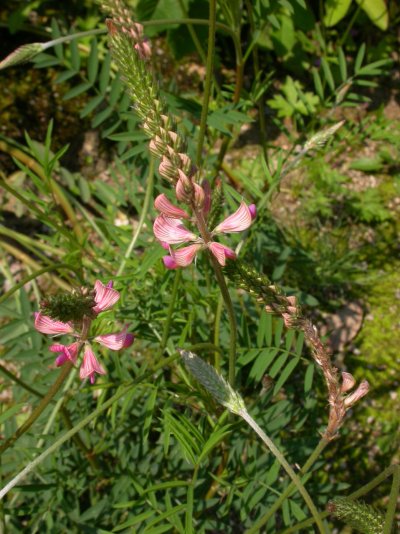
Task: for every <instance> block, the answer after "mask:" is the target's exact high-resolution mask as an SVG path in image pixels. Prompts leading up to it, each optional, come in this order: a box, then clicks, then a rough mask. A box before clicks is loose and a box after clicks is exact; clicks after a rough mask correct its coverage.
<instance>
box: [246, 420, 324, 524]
mask: <svg viewBox="0 0 400 534" xmlns="http://www.w3.org/2000/svg"><path fill="white" fill-rule="evenodd" d="M239 415H240V417H242V418H243V419H244V420H245V421H246V423H247V424H248V425H249V426H251V428H252V429H253V430H254V431H255V432H256V434H257V435H258V436H259V437H260V438H261V439H262V441H263V442H264V443H265V445H266V446H267V448H268V449H269V450H270V451H271V452H272V454H273V455H274V456H275V457H276V458H277V460H278V461H279V463H280V464H281V466H282V467H283V468H284V470H285V471H286V473H287V474H288V475H289V477H290V478H291V479H292V481H293V485H294V486H295V487H296V488H297V490H298V491H299V493H300V494H301V496H302V497H303V499H304V501H305V503H306V504H307V506H308V508H309V510H310V512H311V514H312V516H313V518H314V521H315V523H316V524H317V526H318V530H319V531H320V533H321V534H325V533H326V529H325V527H324V524H323V523H322V520H321V518H320V516H319V512H318V510H317V508H316V507H315V504H314V502H313V500H312V498H311V496H310V494H309V493H308V491H307V490H306V488H305V487H304V485H303V483H302V482H301V480H300V478H299V477H298V476H297V475H296V473H295V472H294V471H293V469H292V468H291V467H290V465H289V464H288V462H287V461H286V458H285V457H284V456H283V454H282V453H281V452H280V450H279V449H278V448H277V447H276V445H275V444H274V443H273V441H272V440H271V439H270V438H269V437H268V436H267V435H266V434H265V432H264V431H263V430H262V428H261V427H260V426H258V424H257V423H256V422H255V421H254V419H253V418H252V417H251V415H250V414H249V413H248V412H247V411H245V410H241V411H240V412H239Z"/></svg>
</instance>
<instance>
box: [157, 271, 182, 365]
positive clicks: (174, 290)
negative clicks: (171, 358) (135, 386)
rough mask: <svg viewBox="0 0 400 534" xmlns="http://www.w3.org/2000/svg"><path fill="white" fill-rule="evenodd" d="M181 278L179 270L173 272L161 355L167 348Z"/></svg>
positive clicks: (161, 343)
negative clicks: (173, 277) (172, 283)
mask: <svg viewBox="0 0 400 534" xmlns="http://www.w3.org/2000/svg"><path fill="white" fill-rule="evenodd" d="M181 277H182V271H181V269H178V270H176V271H175V280H174V285H173V287H172V295H171V299H170V301H169V305H168V311H167V317H166V319H165V323H164V329H163V333H162V338H161V342H160V353H161V355H162V354H163V353H164V350H165V347H166V346H167V341H168V338H169V332H170V329H171V323H172V314H173V313H174V309H175V301H176V297H177V295H178V289H179V284H180V282H181Z"/></svg>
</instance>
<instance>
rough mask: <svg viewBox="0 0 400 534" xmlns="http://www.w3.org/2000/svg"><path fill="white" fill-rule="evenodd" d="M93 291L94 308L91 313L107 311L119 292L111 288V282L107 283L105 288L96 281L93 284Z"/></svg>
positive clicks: (115, 300)
mask: <svg viewBox="0 0 400 534" xmlns="http://www.w3.org/2000/svg"><path fill="white" fill-rule="evenodd" d="M110 284H111V285H110ZM94 291H95V295H94V301H95V303H96V306H94V308H93V311H94V312H95V313H100V312H103V311H106V310H109V309H110V308H112V307H113V306H114V304H115V303H116V302H117V300H118V299H119V297H120V295H119V292H118V291H116V290H115V289H113V288H112V282H108V284H107V285H106V286H105V285H104V284H102V283H101V282H100V280H96V282H95V284H94Z"/></svg>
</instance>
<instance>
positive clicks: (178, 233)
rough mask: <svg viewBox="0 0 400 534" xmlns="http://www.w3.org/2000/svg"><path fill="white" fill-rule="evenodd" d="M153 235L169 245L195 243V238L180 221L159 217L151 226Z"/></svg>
mask: <svg viewBox="0 0 400 534" xmlns="http://www.w3.org/2000/svg"><path fill="white" fill-rule="evenodd" d="M153 231H154V235H155V236H156V238H157V239H158V240H159V241H164V242H165V243H168V244H169V245H173V244H177V243H185V242H187V241H195V240H196V239H197V236H196V235H195V234H194V233H193V232H190V231H189V230H187V229H186V228H185V227H184V226H183V224H182V221H181V220H180V219H172V218H171V217H165V216H164V215H159V216H158V217H157V218H156V220H155V221H154V225H153Z"/></svg>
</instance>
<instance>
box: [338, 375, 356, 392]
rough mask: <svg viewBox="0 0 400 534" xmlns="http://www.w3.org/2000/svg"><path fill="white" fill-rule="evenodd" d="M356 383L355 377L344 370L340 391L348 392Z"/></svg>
mask: <svg viewBox="0 0 400 534" xmlns="http://www.w3.org/2000/svg"><path fill="white" fill-rule="evenodd" d="M355 383H356V381H355V378H354V376H353V375H351V374H350V373H346V372H345V371H343V373H342V386H341V388H340V391H341V392H342V393H346V391H350V389H352V388H353V386H354V384H355Z"/></svg>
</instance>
